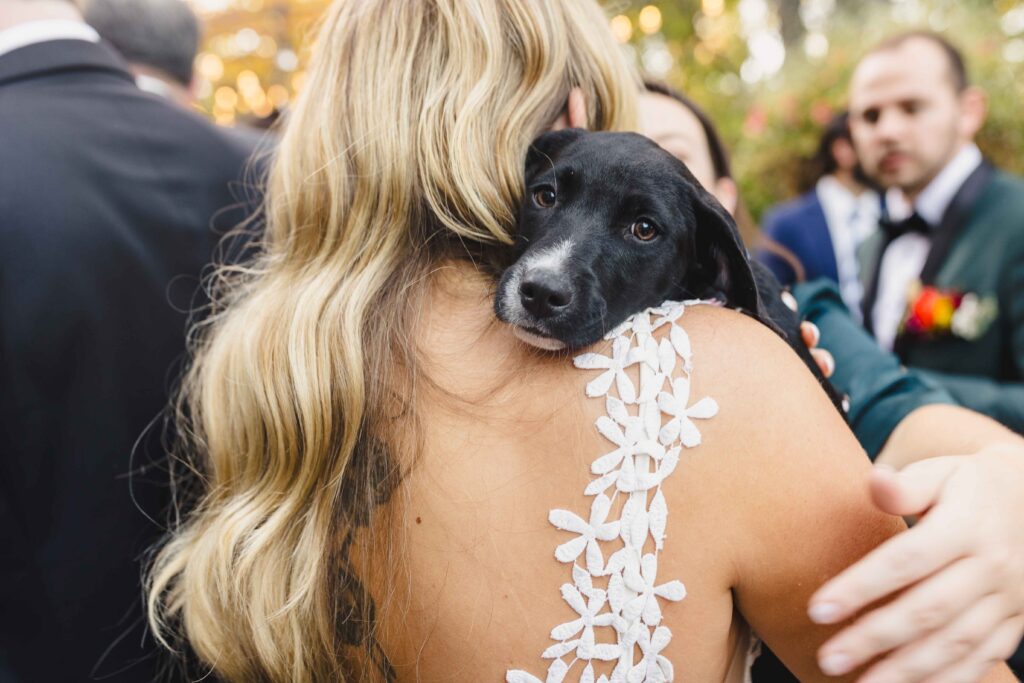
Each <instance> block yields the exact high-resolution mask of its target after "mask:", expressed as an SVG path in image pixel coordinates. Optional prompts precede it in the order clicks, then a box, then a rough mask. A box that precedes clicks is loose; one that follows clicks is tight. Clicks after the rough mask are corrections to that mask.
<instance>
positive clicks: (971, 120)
mask: <svg viewBox="0 0 1024 683" xmlns="http://www.w3.org/2000/svg"><path fill="white" fill-rule="evenodd" d="M987 116H988V98H987V97H986V96H985V92H984V91H983V90H981V88H976V87H970V88H967V89H966V90H964V91H963V92H962V93H961V94H960V134H961V135H962V136H963V137H964V138H965V139H967V140H970V139H973V138H974V136H975V135H977V133H978V131H979V130H981V127H982V126H983V125H985V118H986V117H987Z"/></svg>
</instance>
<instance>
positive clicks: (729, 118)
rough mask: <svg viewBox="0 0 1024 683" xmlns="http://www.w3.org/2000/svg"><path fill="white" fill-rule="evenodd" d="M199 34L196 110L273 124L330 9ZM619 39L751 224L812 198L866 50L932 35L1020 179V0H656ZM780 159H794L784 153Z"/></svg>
mask: <svg viewBox="0 0 1024 683" xmlns="http://www.w3.org/2000/svg"><path fill="white" fill-rule="evenodd" d="M190 2H191V4H192V6H193V7H194V9H195V10H196V11H197V13H198V14H199V15H200V17H201V19H202V21H203V24H204V35H203V39H202V48H201V52H200V54H199V56H198V57H197V62H196V70H197V75H198V96H199V102H200V106H201V107H202V109H203V111H204V112H205V113H206V114H208V115H209V116H210V117H211V118H212V119H213V120H215V121H216V122H217V123H220V124H224V125H230V124H234V123H248V124H252V125H266V124H268V123H269V122H271V121H272V120H273V119H274V118H275V117H276V115H277V113H278V112H279V111H280V110H281V109H283V108H284V107H286V106H287V104H288V102H289V100H290V99H292V98H293V97H294V96H295V94H296V93H297V92H298V91H299V90H301V89H302V88H303V86H304V84H305V71H304V67H305V63H306V59H307V52H308V47H309V42H310V40H309V39H310V38H311V37H312V36H313V34H314V31H315V27H316V22H317V20H318V18H319V17H320V15H321V13H322V12H323V10H324V9H325V7H326V6H327V5H328V4H329V2H328V0H190ZM604 5H605V7H606V9H607V11H608V15H609V17H610V21H611V26H612V30H613V31H614V33H615V35H616V37H617V38H618V40H619V41H620V42H621V43H622V44H623V46H624V47H625V49H627V50H628V51H629V52H630V53H632V55H633V56H634V57H635V59H636V60H637V62H638V63H639V64H640V65H641V67H642V68H643V69H644V71H646V72H647V73H649V74H650V75H652V76H654V77H657V78H661V79H664V80H666V81H667V82H668V83H670V84H671V85H673V86H675V87H677V88H679V89H681V90H683V91H684V92H685V93H686V94H688V95H690V96H691V97H692V98H693V99H694V100H696V101H697V102H698V103H699V104H701V105H702V106H704V107H705V108H706V109H707V110H708V112H709V113H710V114H711V117H712V119H714V120H715V121H716V123H717V124H718V125H719V127H720V129H721V131H722V133H723V135H724V137H725V142H726V144H727V145H728V146H729V148H730V149H731V151H732V154H733V162H734V166H735V172H736V174H737V179H738V180H739V183H740V187H741V191H742V195H743V197H744V199H745V201H746V202H747V204H748V205H749V208H750V210H751V212H752V213H753V216H754V218H755V219H760V217H761V214H762V213H763V211H764V209H765V208H767V207H768V206H770V205H771V204H774V203H776V202H778V201H780V200H783V199H786V198H789V197H792V196H794V195H795V194H797V193H798V192H799V191H801V190H803V189H806V188H807V182H808V180H807V178H806V165H805V164H803V163H801V159H802V158H805V157H809V156H810V155H811V154H812V153H813V151H814V148H815V146H816V145H817V142H818V137H819V134H820V131H821V127H822V126H823V125H824V124H825V123H826V122H827V121H828V120H829V119H830V118H831V117H832V115H833V114H834V113H835V112H836V111H837V110H838V109H840V108H842V107H843V106H844V105H845V92H846V83H847V78H848V76H849V72H850V70H851V67H852V66H853V64H854V63H855V61H856V59H857V58H858V57H859V55H860V52H861V50H862V49H864V48H865V47H867V46H869V45H871V44H873V43H874V42H876V41H877V40H879V39H880V38H882V37H884V36H885V35H886V34H888V33H891V32H893V31H895V30H898V29H902V28H907V27H911V26H913V27H928V28H931V29H934V30H937V31H943V32H946V33H947V35H948V36H949V37H950V38H951V39H952V40H953V41H954V42H955V43H957V44H958V45H959V47H960V48H961V49H962V50H964V52H965V54H966V57H967V59H968V68H969V69H970V73H971V78H972V80H973V81H974V82H975V83H976V84H978V85H980V86H982V87H983V88H984V89H985V90H986V91H987V92H988V95H989V98H990V114H989V120H988V124H987V126H986V128H985V130H984V131H983V132H982V135H981V136H980V139H979V144H980V146H981V148H982V151H983V152H985V154H986V155H988V156H989V158H991V159H992V160H993V161H994V162H995V163H996V165H998V166H1001V167H1003V168H1005V169H1007V170H1011V171H1015V172H1017V173H1022V172H1024V159H1022V152H1024V126H1021V125H1020V115H1019V111H1018V108H1017V102H1019V101H1020V100H1021V98H1022V96H1024V1H1021V0H655V1H647V2H632V1H629V0H617V1H609V2H604ZM779 150H786V151H787V153H784V154H780V152H779Z"/></svg>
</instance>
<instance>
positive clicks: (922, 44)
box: [850, 38, 981, 198]
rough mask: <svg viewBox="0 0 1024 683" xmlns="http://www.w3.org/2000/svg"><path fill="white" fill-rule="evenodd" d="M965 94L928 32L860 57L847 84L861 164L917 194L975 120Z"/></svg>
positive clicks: (973, 127) (966, 136) (959, 144)
mask: <svg viewBox="0 0 1024 683" xmlns="http://www.w3.org/2000/svg"><path fill="white" fill-rule="evenodd" d="M970 97H971V96H968V95H965V94H960V93H957V92H956V88H955V87H954V85H953V80H952V74H951V72H950V65H949V61H948V59H947V58H946V56H945V54H944V53H943V52H942V49H941V48H940V47H939V46H938V45H936V44H935V43H933V42H931V41H929V40H926V39H917V38H912V39H910V40H907V41H906V42H904V43H903V44H902V45H900V46H899V47H897V48H894V49H891V50H885V51H882V52H876V53H874V54H871V55H868V56H867V57H865V58H864V60H863V61H861V63H860V65H859V66H858V67H857V70H856V71H855V72H854V75H853V79H852V82H851V84H850V132H851V133H852V135H853V141H854V145H855V147H856V151H857V155H858V156H859V158H860V162H861V164H862V166H863V168H864V170H865V172H866V173H867V174H868V175H869V176H871V177H872V178H873V179H874V180H875V181H876V182H878V183H879V184H880V185H882V186H884V187H898V188H900V189H901V190H903V191H904V192H905V193H906V194H907V195H908V196H909V197H911V198H912V197H913V196H915V195H917V194H918V193H919V192H920V191H921V190H923V189H924V188H925V187H926V186H927V185H928V183H929V182H931V180H932V179H933V178H934V177H935V176H936V175H938V173H939V172H940V171H941V170H942V168H943V167H944V166H945V165H946V164H947V163H948V162H949V161H950V160H951V159H952V158H953V156H955V154H956V153H957V151H959V149H960V148H961V147H962V146H963V145H964V144H965V143H967V142H968V141H970V140H971V138H973V137H974V134H975V133H976V132H977V129H978V127H980V124H981V118H980V117H979V116H978V113H979V112H978V111H977V110H976V109H977V108H976V107H974V106H973V105H972V104H971V103H967V102H965V99H969V98H970ZM965 105H966V106H965Z"/></svg>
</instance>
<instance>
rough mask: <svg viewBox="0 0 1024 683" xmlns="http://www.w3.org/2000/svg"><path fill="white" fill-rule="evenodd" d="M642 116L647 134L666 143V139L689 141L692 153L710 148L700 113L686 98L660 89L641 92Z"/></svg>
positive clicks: (661, 143)
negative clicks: (675, 96) (661, 92)
mask: <svg viewBox="0 0 1024 683" xmlns="http://www.w3.org/2000/svg"><path fill="white" fill-rule="evenodd" d="M640 118H641V121H642V125H643V129H644V134H645V135H647V136H648V137H649V138H651V139H652V140H654V141H655V142H657V143H658V144H660V145H661V146H662V147H666V148H667V145H666V143H672V142H676V143H678V144H680V145H685V146H686V147H688V148H689V150H690V151H691V152H692V153H698V152H701V151H703V150H706V148H707V141H706V140H705V137H704V128H703V127H702V126H701V124H700V121H699V120H698V119H697V117H696V115H694V113H693V112H692V111H690V110H689V108H687V107H686V106H684V105H683V103H682V102H679V101H677V100H675V99H673V98H671V97H667V96H665V95H662V94H660V93H644V94H643V95H641V96H640Z"/></svg>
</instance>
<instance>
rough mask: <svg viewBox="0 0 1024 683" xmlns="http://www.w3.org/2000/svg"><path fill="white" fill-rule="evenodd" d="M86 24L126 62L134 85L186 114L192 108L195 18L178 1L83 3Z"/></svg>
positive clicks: (196, 48) (196, 37) (97, 0)
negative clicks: (169, 102) (133, 76)
mask: <svg viewBox="0 0 1024 683" xmlns="http://www.w3.org/2000/svg"><path fill="white" fill-rule="evenodd" d="M82 11H83V14H84V16H85V22H86V23H87V24H89V25H90V26H92V27H93V28H94V29H96V32H97V33H99V34H100V37H101V38H102V39H103V40H105V41H107V42H108V43H110V44H111V45H113V46H114V48H116V49H117V51H118V52H120V53H121V56H122V57H124V58H125V61H127V62H128V66H129V67H130V68H131V71H132V73H133V74H135V82H136V83H137V84H138V86H139V87H140V88H141V89H142V90H145V91H146V92H151V93H153V94H155V95H160V96H161V97H166V98H167V99H168V100H170V101H172V102H174V103H175V104H177V105H179V106H181V107H184V108H186V109H192V108H194V107H195V101H196V97H195V79H194V78H193V62H194V61H195V57H196V54H197V53H198V52H199V35H200V29H199V18H198V17H197V16H196V14H195V12H194V11H192V8H191V7H189V6H188V4H186V3H185V2H183V1H182V0H86V2H85V3H84V7H83V10H82Z"/></svg>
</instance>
